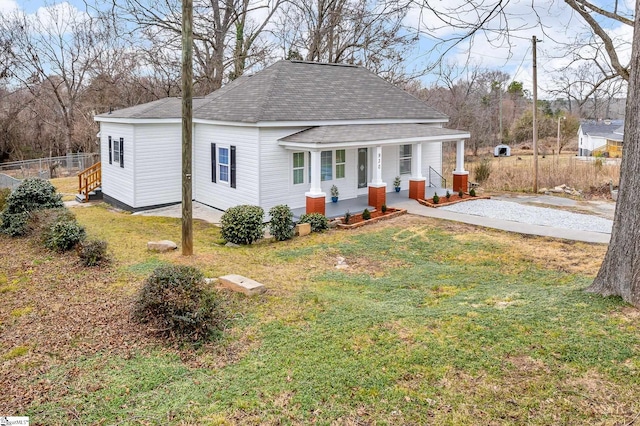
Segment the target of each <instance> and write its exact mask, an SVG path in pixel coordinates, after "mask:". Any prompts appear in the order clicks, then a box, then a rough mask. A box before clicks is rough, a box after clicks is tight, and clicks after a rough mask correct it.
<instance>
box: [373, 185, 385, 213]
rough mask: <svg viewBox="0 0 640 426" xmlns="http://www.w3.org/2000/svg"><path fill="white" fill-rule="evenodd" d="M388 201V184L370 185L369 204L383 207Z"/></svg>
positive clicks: (379, 207) (377, 207)
mask: <svg viewBox="0 0 640 426" xmlns="http://www.w3.org/2000/svg"><path fill="white" fill-rule="evenodd" d="M386 203H387V186H386V185H385V186H379V187H376V186H369V205H370V206H373V207H375V208H376V210H380V209H382V205H383V204H386Z"/></svg>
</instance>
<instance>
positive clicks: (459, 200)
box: [418, 194, 491, 207]
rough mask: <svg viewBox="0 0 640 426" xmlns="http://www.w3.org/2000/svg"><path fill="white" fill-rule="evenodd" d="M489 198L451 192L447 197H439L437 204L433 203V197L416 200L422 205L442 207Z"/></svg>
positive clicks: (487, 197)
mask: <svg viewBox="0 0 640 426" xmlns="http://www.w3.org/2000/svg"><path fill="white" fill-rule="evenodd" d="M490 198H491V197H489V196H488V195H477V196H475V197H472V196H471V195H469V194H464V195H463V196H462V197H460V196H459V195H458V194H451V196H450V197H449V198H448V199H447V197H445V196H444V195H443V196H442V197H440V200H439V201H438V204H435V203H434V202H433V198H428V199H426V200H418V202H419V203H420V204H422V205H423V206H427V207H442V206H449V205H451V204H456V203H462V202H465V201H473V200H488V199H490Z"/></svg>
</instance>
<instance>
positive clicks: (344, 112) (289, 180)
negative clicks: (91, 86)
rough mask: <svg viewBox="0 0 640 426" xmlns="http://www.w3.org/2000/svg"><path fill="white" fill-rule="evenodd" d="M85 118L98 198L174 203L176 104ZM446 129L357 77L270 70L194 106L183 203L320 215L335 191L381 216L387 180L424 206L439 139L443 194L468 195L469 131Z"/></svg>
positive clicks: (350, 71)
mask: <svg viewBox="0 0 640 426" xmlns="http://www.w3.org/2000/svg"><path fill="white" fill-rule="evenodd" d="M95 120H96V121H98V122H99V123H100V147H101V154H102V191H103V194H104V198H105V200H107V201H108V202H110V203H112V204H114V205H117V206H119V207H122V208H125V209H127V210H143V209H148V208H151V207H156V206H160V205H168V204H173V203H179V202H180V201H181V198H182V185H181V182H182V180H181V149H182V148H181V101H180V99H178V98H165V99H160V100H158V101H154V102H150V103H147V104H143V105H138V106H135V107H131V108H125V109H122V110H118V111H113V112H110V113H105V114H101V115H98V116H96V117H95ZM447 120H448V118H447V116H445V115H444V114H442V113H440V112H438V111H436V110H435V109H433V108H431V107H430V106H428V105H427V104H425V103H424V102H422V101H420V100H419V99H417V98H415V97H413V96H412V95H410V94H408V93H406V92H404V91H402V90H400V89H399V88H397V87H395V86H393V85H391V84H390V83H388V82H386V81H385V80H383V79H381V78H380V77H378V76H376V75H375V74H373V73H371V72H369V71H367V70H366V69H364V68H362V67H358V66H352V65H336V64H320V63H311V62H299V61H280V62H277V63H275V64H274V65H272V66H270V67H268V68H266V69H264V70H262V71H260V72H258V73H256V74H254V75H246V76H243V77H240V78H238V79H237V80H235V81H233V82H231V83H229V84H228V85H226V86H224V87H223V88H221V89H219V90H217V91H215V92H213V93H211V94H210V95H208V96H206V97H204V98H196V99H194V100H193V122H194V128H193V176H192V184H193V187H192V188H193V198H194V200H196V201H198V202H201V203H203V204H206V205H209V206H212V207H215V208H218V209H221V210H225V209H227V208H229V207H232V206H235V205H239V204H253V205H259V206H261V207H263V208H265V209H269V208H271V207H272V206H275V205H278V204H287V205H289V206H290V207H291V208H301V207H305V206H306V210H307V212H320V213H324V211H325V202H326V201H327V198H328V197H327V196H326V194H327V193H329V192H330V188H331V186H332V185H334V184H335V185H336V186H337V187H338V188H339V190H340V199H348V198H353V197H357V196H358V195H364V194H368V197H369V204H370V205H372V206H376V207H378V208H379V207H381V205H382V204H384V202H385V198H386V195H385V194H386V192H387V191H393V185H392V184H391V183H392V182H393V179H394V177H395V176H397V175H399V176H401V177H402V187H403V188H404V189H409V192H410V194H409V195H410V196H411V197H412V198H424V193H425V185H428V184H429V182H428V179H427V177H428V176H429V173H430V172H433V171H435V172H437V173H440V174H441V173H442V143H443V142H444V141H455V142H457V162H456V171H455V172H454V179H453V189H454V190H456V191H457V188H463V189H464V190H466V189H467V180H468V172H467V171H465V170H464V140H465V139H468V138H469V133H467V132H465V131H459V130H451V129H444V128H442V126H443V124H445V123H446V122H447ZM430 168H431V170H430ZM425 176H426V177H425Z"/></svg>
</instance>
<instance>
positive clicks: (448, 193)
mask: <svg viewBox="0 0 640 426" xmlns="http://www.w3.org/2000/svg"><path fill="white" fill-rule="evenodd" d="M444 196H445V197H446V198H447V200H448V199H449V198H451V193H450V192H449V190H448V189H447V193H446V194H445V195H444Z"/></svg>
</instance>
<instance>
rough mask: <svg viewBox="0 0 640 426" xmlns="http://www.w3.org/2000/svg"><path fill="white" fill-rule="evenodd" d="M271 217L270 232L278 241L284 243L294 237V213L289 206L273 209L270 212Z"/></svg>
mask: <svg viewBox="0 0 640 426" xmlns="http://www.w3.org/2000/svg"><path fill="white" fill-rule="evenodd" d="M269 216H271V222H270V223H269V231H270V232H271V235H273V237H274V238H275V239H276V240H278V241H284V240H288V239H290V238H292V237H293V234H294V230H293V212H292V211H291V209H290V208H289V206H286V205H280V206H275V207H272V208H271V210H269Z"/></svg>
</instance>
